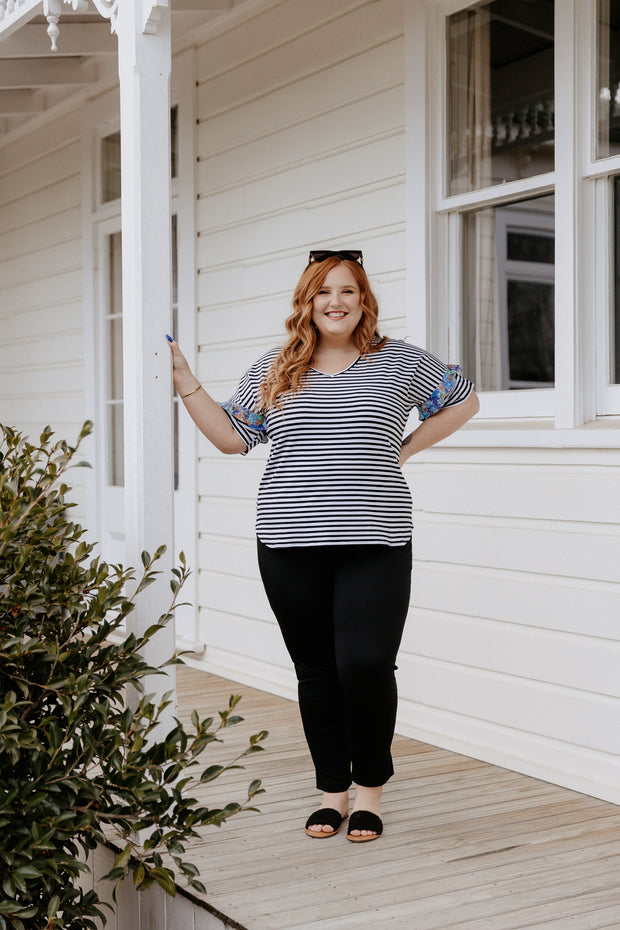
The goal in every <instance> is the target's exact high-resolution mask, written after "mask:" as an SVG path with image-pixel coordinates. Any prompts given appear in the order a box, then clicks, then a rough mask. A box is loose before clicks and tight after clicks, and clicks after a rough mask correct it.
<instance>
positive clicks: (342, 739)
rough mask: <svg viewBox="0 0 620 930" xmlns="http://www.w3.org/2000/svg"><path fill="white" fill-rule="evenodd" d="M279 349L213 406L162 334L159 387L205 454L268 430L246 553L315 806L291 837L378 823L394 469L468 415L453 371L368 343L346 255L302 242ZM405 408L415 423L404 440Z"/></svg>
mask: <svg viewBox="0 0 620 930" xmlns="http://www.w3.org/2000/svg"><path fill="white" fill-rule="evenodd" d="M293 307H294V309H293V313H292V314H291V316H290V317H289V318H288V320H287V321H286V329H287V332H288V340H287V342H286V343H285V345H284V347H283V348H279V349H273V350H271V351H269V352H266V353H265V354H264V355H262V356H261V358H259V359H258V361H256V362H255V363H254V365H252V366H251V368H249V369H248V371H247V372H246V373H245V375H244V376H243V378H242V380H241V383H240V385H239V387H238V389H237V392H236V393H235V395H234V396H233V397H232V398H231V399H230V400H229V401H228V402H227V403H224V404H221V405H220V404H218V403H216V402H215V401H214V400H213V399H212V398H211V397H209V395H208V394H207V393H206V392H205V391H204V390H203V389H202V388H201V386H200V384H199V382H198V380H197V378H196V376H195V375H193V374H192V372H191V370H190V368H189V366H188V364H187V361H186V360H185V358H184V357H183V355H182V354H181V352H180V350H179V348H178V346H177V345H176V343H175V342H173V341H172V340H170V337H168V339H169V341H170V343H171V350H172V358H173V373H174V384H175V387H176V389H177V391H178V393H179V394H180V395H181V397H182V398H183V401H184V403H185V405H186V407H187V410H188V412H189V414H190V415H191V417H192V419H193V420H194V422H195V423H196V425H197V426H198V428H199V429H200V430H201V431H202V432H203V433H204V435H205V436H206V437H207V438H208V439H209V440H210V441H211V442H212V443H213V444H214V445H215V446H216V447H217V448H218V449H220V451H222V452H225V453H228V454H233V453H241V454H245V453H246V452H248V451H249V450H250V449H251V448H253V447H254V446H255V445H257V444H258V443H261V442H267V441H268V440H271V443H272V445H271V452H270V456H269V461H268V463H267V467H266V469H265V473H264V475H263V478H262V481H261V485H260V489H259V494H258V515H257V523H256V532H257V537H258V540H257V545H258V562H259V567H260V572H261V577H262V579H263V583H264V585H265V590H266V593H267V597H268V599H269V602H270V604H271V607H272V609H273V612H274V614H275V616H276V618H277V621H278V623H279V626H280V628H281V630H282V634H283V637H284V641H285V643H286V646H287V648H288V651H289V653H290V655H291V658H292V660H293V663H294V665H295V671H296V674H297V679H298V687H299V705H300V711H301V716H302V721H303V725H304V731H305V735H306V739H307V741H308V746H309V749H310V753H311V755H312V759H313V762H314V766H315V770H316V784H317V788H318V789H319V790H320V791H322V792H323V798H322V804H321V807H320V808H319V809H318V810H317V811H315V812H314V813H313V814H311V815H310V817H309V818H308V820H307V822H306V828H305V829H306V833H307V834H308V835H309V836H312V837H316V838H320V839H323V838H327V837H329V836H333V835H334V834H335V833H337V832H338V829H339V827H340V826H341V824H342V822H343V821H344V820H345V819H346V817H347V816H348V813H349V787H350V785H351V784H352V783H354V784H355V800H354V804H353V813H352V814H351V817H350V819H349V824H348V832H347V839H349V840H351V841H352V842H367V841H370V840H375V839H377V838H378V837H379V836H380V835H381V833H382V830H383V824H382V822H381V817H380V815H381V792H382V790H383V785H384V784H385V783H386V782H387V781H388V779H389V778H390V776H391V775H392V774H393V771H394V770H393V767H392V758H391V755H390V745H391V741H392V736H393V732H394V724H395V719H396V702H397V695H396V683H395V677H394V669H395V668H396V666H395V659H396V653H397V651H398V647H399V644H400V640H401V635H402V631H403V626H404V623H405V618H406V615H407V609H408V606H409V593H410V578H411V530H412V526H411V497H410V494H409V489H408V487H407V483H406V481H405V479H404V477H403V475H402V472H401V466H402V465H403V464H404V463H405V462H406V461H407V459H409V458H410V457H411V456H412V455H414V454H415V453H416V452H420V451H421V450H422V449H426V448H428V447H429V446H432V445H433V444H434V443H436V442H438V441H439V440H441V439H443V438H445V437H446V436H449V435H450V434H451V433H453V432H454V431H455V430H457V429H458V428H459V427H460V426H462V425H463V424H464V423H466V422H467V420H469V419H470V418H471V417H472V416H473V415H474V414H475V413H476V412H477V410H478V400H477V398H476V396H475V394H474V392H473V386H472V385H471V383H470V382H468V381H466V380H465V379H464V378H463V377H461V375H460V374H458V372H457V371H456V370H454V368H451V367H450V366H447V365H444V364H443V363H441V362H440V361H438V360H437V359H436V358H435V357H434V356H432V355H430V354H429V353H427V352H424V351H423V350H422V349H418V348H416V347H415V346H412V345H408V344H407V343H404V342H401V341H398V340H393V339H386V338H382V337H381V336H380V335H379V333H378V331H377V316H378V307H377V302H376V300H375V297H374V295H373V293H372V291H371V289H370V285H369V282H368V278H367V277H366V273H365V271H364V268H363V260H362V253H361V252H357V251H355V252H354V251H338V252H333V251H322V252H311V253H310V261H309V263H308V266H307V267H306V269H305V270H304V272H303V274H302V276H301V278H300V280H299V283H298V285H297V288H296V290H295V294H294V298H293ZM413 407H417V408H418V411H419V415H420V418H421V419H422V420H423V422H422V424H421V425H420V426H419V427H418V428H417V429H416V430H415V431H414V432H413V433H411V434H410V435H409V436H408V437H407V438H406V439H404V440H403V433H404V430H405V425H406V422H407V417H408V415H409V413H410V412H411V410H412V409H413Z"/></svg>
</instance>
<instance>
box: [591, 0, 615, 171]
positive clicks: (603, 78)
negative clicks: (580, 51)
mask: <svg viewBox="0 0 620 930" xmlns="http://www.w3.org/2000/svg"><path fill="white" fill-rule="evenodd" d="M597 8H598V35H597V59H598V101H597V104H598V139H597V151H596V154H597V157H598V158H605V157H607V156H609V155H617V154H618V153H619V152H620V0H598V4H597Z"/></svg>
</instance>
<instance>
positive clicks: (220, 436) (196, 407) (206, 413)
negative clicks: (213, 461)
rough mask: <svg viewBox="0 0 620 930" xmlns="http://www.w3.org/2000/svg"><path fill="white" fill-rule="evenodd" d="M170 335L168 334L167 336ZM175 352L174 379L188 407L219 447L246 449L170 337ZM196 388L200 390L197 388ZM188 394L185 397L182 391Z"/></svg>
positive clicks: (229, 450) (233, 450)
mask: <svg viewBox="0 0 620 930" xmlns="http://www.w3.org/2000/svg"><path fill="white" fill-rule="evenodd" d="M166 338H167V337H166ZM168 342H169V345H170V351H171V353H172V379H173V381H174V386H175V388H176V389H177V392H178V394H179V397H180V398H181V399H182V401H183V403H184V404H185V409H186V410H187V412H188V413H189V415H190V417H191V418H192V420H193V421H194V423H195V424H196V426H197V427H198V429H199V430H200V432H201V433H202V434H203V435H204V436H206V437H207V439H208V440H209V442H212V443H213V445H214V446H215V447H216V449H219V450H220V452H225V453H226V454H227V455H234V454H235V453H239V452H245V451H246V449H247V446H246V444H245V442H244V441H243V439H242V438H241V436H240V435H239V433H237V432H236V430H235V428H234V427H233V426H232V425H231V422H230V420H229V419H228V415H227V414H226V413H225V412H224V410H222V408H221V407H220V405H219V404H218V403H217V401H215V400H213V398H212V397H210V395H209V394H207V392H206V391H205V389H204V388H203V387H201V386H200V382H199V381H198V378H197V377H196V375H194V374H192V370H191V368H190V367H189V365H188V363H187V359H186V358H185V356H184V355H183V353H182V352H181V350H180V349H179V347H178V345H177V344H176V342H174V340H172V341H170V340H169V341H168ZM195 388H197V389H198V390H194V389H195ZM184 394H186V395H188V396H187V397H183V395H184Z"/></svg>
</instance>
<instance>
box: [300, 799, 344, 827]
mask: <svg viewBox="0 0 620 930" xmlns="http://www.w3.org/2000/svg"><path fill="white" fill-rule="evenodd" d="M324 808H329V809H330V810H334V811H337V812H338V813H339V814H340V816H341V817H342V819H343V820H344V819H345V817H348V816H349V792H348V791H340V792H338V793H336V794H333V793H331V792H329V791H324V792H323V800H322V803H321V808H320V809H321V810H323V809H324ZM307 829H308V828H306V830H307ZM311 830H312V832H311V833H310V834H309V835H310V836H314V835H316V834H317V833H319V834H320V833H325V834H326V835H329V834H330V833H337V832H338V827H336V828H334V826H333V825H332V824H329V823H312V826H311Z"/></svg>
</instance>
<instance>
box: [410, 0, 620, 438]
mask: <svg viewBox="0 0 620 930" xmlns="http://www.w3.org/2000/svg"><path fill="white" fill-rule="evenodd" d="M471 5H472V3H471V0H437V2H429V0H425V2H423V3H422V2H420V0H406V4H405V19H406V82H407V86H408V89H409V90H410V93H409V94H408V104H407V110H408V112H407V131H408V136H407V143H408V150H407V164H408V172H409V174H410V177H411V181H412V182H414V183H410V184H409V193H408V215H407V226H408V237H409V238H408V255H409V262H410V267H411V269H412V271H410V275H411V276H412V279H411V282H410V286H409V291H410V294H411V295H413V294H414V293H415V288H416V287H417V295H418V296H417V300H416V302H415V304H413V308H412V310H411V311H410V319H409V322H408V330H409V331H410V332H412V333H416V334H417V333H419V334H420V336H419V337H418V338H423V339H425V342H424V344H425V345H426V346H428V347H429V348H431V349H432V350H433V351H435V352H436V353H437V354H438V355H440V356H442V357H445V358H446V359H447V360H449V361H459V360H460V358H459V356H460V353H461V351H462V349H461V346H462V339H461V336H462V314H461V306H462V300H463V294H462V275H461V270H462V269H461V252H462V232H461V227H462V224H461V219H460V218H461V215H462V214H463V213H464V212H466V211H469V210H473V209H479V208H482V207H491V206H496V205H500V204H508V203H510V202H513V201H515V200H523V199H528V198H531V197H535V196H539V195H543V194H552V193H555V200H556V281H555V285H556V286H555V332H556V345H555V359H556V372H555V387H554V388H547V389H533V390H530V389H528V390H521V391H498V392H482V393H481V411H480V413H479V414H478V417H477V418H476V421H477V422H480V421H481V420H490V421H493V420H507V421H510V420H514V419H519V420H526V421H529V420H533V419H534V418H536V420H538V421H539V422H540V425H541V426H543V425H544V423H545V422H546V423H547V425H548V426H549V428H553V429H555V431H560V430H562V431H564V430H575V429H576V428H579V427H581V426H582V425H584V424H586V423H590V421H592V420H594V419H595V418H596V416H597V415H598V416H599V417H601V416H605V415H615V416H617V415H620V385H610V384H609V358H610V346H609V331H610V319H611V317H610V312H611V311H610V274H611V270H612V264H611V261H612V256H611V250H610V249H609V248H607V249H601V243H602V242H607V243H609V242H610V228H609V215H610V212H609V211H610V182H609V180H608V178H609V175H610V174H615V173H620V156H614V157H613V158H607V159H601V160H594V157H593V156H594V151H593V147H594V144H595V134H594V127H595V126H596V112H595V111H596V107H595V88H596V2H595V0H586V2H581V0H556V16H555V73H556V92H555V97H556V138H555V149H556V167H555V171H553V172H548V173H546V174H541V175H538V176H535V177H532V178H524V179H521V180H517V181H508V182H506V183H504V184H502V185H498V186H496V187H493V188H487V189H483V190H478V191H472V192H471V193H467V194H458V195H453V196H448V195H447V175H448V162H447V153H448V147H447V145H446V129H447V103H446V101H447V93H446V91H447V87H446V20H447V17H448V16H450V15H451V14H453V13H455V12H458V11H459V10H462V9H466V8H467V7H469V6H471ZM422 75H424V77H425V81H424V80H423V83H425V86H426V109H425V116H424V123H425V125H426V135H425V133H423V132H421V131H420V103H419V100H420V91H419V87H420V86H421V83H420V78H421V76H422ZM584 75H588V80H584V79H583V77H584ZM567 76H568V78H567ZM559 78H561V80H560V79H559ZM415 123H417V125H415ZM416 132H417V134H418V139H416V138H415V134H416ZM420 137H421V139H420ZM424 144H426V145H427V152H426V153H424V152H423V151H422V148H421V146H422V145H424ZM422 171H423V174H422V178H423V179H425V181H426V190H425V192H424V197H425V200H424V201H423V200H422V197H421V194H420V184H421V180H420V174H421V172H422ZM421 207H423V208H424V223H425V225H423V224H422V222H421V221H420V212H421ZM595 242H596V243H597V245H598V248H596V249H595V248H594V243H595ZM421 248H423V249H424V253H423V255H424V258H423V260H421V259H420V257H419V251H420V249H421ZM414 252H417V253H418V255H417V256H416V257H414ZM408 267H409V265H408ZM568 268H570V269H573V273H572V274H571V273H569V274H567V273H566V269H568ZM422 269H423V272H424V277H423V283H424V284H425V285H426V286H425V300H424V301H421V300H420V298H419V293H420V291H419V284H420V277H421V275H420V273H421V271H422ZM593 305H594V307H595V311H596V312H595V313H594V314H593V313H592V307H593ZM489 425H491V424H489ZM525 425H526V424H520V426H521V427H523V426H525ZM600 425H602V426H605V425H607V424H606V423H602V424H600ZM609 425H610V426H611V425H612V424H609ZM472 426H473V424H472ZM597 432H598V439H597V441H598V442H599V443H600V442H601V441H602V442H606V437H605V436H604V435H603V432H602V431H597ZM538 434H539V435H540V429H538ZM487 435H488V430H487ZM610 436H611V434H610ZM538 441H539V440H537V442H538ZM558 441H559V439H558Z"/></svg>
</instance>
